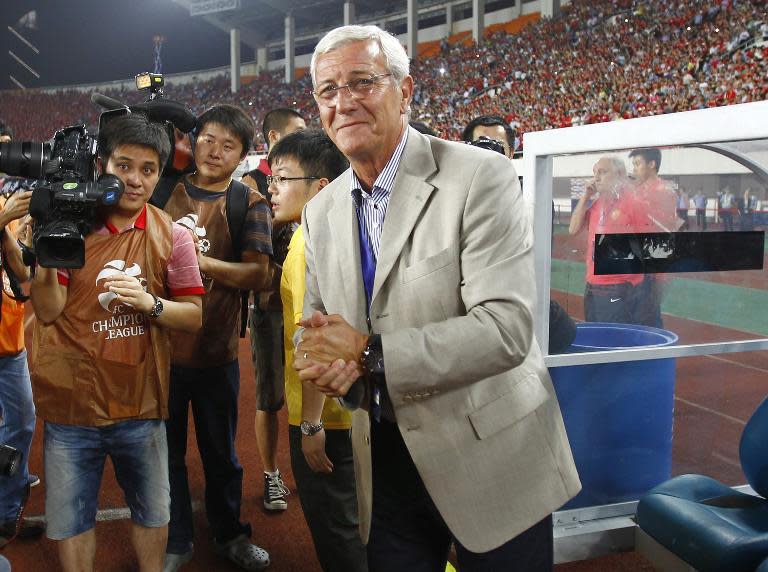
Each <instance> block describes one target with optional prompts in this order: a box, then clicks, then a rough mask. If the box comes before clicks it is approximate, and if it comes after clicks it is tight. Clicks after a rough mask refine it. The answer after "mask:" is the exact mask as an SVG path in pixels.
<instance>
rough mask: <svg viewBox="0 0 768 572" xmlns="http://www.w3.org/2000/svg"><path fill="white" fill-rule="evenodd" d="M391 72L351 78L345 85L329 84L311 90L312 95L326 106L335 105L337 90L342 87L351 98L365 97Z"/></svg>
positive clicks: (337, 95)
mask: <svg viewBox="0 0 768 572" xmlns="http://www.w3.org/2000/svg"><path fill="white" fill-rule="evenodd" d="M391 75H392V74H391V73H382V74H379V75H374V76H371V77H360V78H357V79H353V80H352V81H350V82H349V83H347V84H345V85H329V86H327V87H324V88H323V89H321V90H320V91H312V92H310V93H312V95H314V96H315V99H317V101H318V103H322V104H323V105H325V106H327V107H333V106H334V105H336V100H337V99H338V97H339V92H340V91H341V90H342V89H346V90H347V91H348V92H349V95H351V96H352V99H365V98H366V97H368V96H369V95H371V93H373V90H374V89H375V88H376V86H378V85H380V84H381V80H382V79H384V78H385V77H389V76H391Z"/></svg>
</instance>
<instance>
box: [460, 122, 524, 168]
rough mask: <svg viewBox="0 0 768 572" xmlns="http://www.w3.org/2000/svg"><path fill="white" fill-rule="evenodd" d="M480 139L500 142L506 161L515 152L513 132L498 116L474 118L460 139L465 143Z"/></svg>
mask: <svg viewBox="0 0 768 572" xmlns="http://www.w3.org/2000/svg"><path fill="white" fill-rule="evenodd" d="M480 137H487V138H488V139H493V140H494V141H499V142H501V144H502V145H503V146H504V155H506V157H507V158H508V159H511V158H512V153H514V151H515V130H514V129H513V128H512V127H511V126H510V125H509V124H508V123H507V122H506V121H504V119H502V118H501V117H499V116H498V115H481V116H479V117H475V118H474V119H473V120H472V121H470V122H469V123H468V124H467V126H466V127H465V128H464V132H463V133H462V134H461V138H462V139H463V140H464V141H465V142H466V143H472V142H473V141H477V140H478V139H479V138H480Z"/></svg>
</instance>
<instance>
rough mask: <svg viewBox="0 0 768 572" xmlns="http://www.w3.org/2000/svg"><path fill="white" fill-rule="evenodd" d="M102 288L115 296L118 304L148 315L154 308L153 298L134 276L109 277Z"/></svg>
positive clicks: (118, 275) (119, 275)
mask: <svg viewBox="0 0 768 572" xmlns="http://www.w3.org/2000/svg"><path fill="white" fill-rule="evenodd" d="M104 288H106V289H107V291H109V292H112V293H113V294H115V295H116V296H117V298H116V300H117V301H118V303H120V304H125V305H126V306H131V307H132V308H135V309H136V310H138V311H139V312H142V313H144V314H148V313H149V312H150V311H151V310H152V308H154V306H155V298H154V296H152V294H150V293H148V292H147V291H146V290H145V289H144V286H142V284H141V282H139V280H138V279H136V278H135V277H134V276H128V275H127V274H117V275H115V276H111V277H110V278H109V279H108V280H106V281H105V282H104Z"/></svg>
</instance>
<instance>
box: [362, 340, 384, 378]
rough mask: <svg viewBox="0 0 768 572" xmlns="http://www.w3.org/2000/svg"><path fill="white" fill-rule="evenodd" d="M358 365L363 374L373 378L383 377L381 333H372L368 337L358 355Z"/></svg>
mask: <svg viewBox="0 0 768 572" xmlns="http://www.w3.org/2000/svg"><path fill="white" fill-rule="evenodd" d="M360 365H361V366H362V367H363V375H364V376H365V377H367V378H372V379H373V380H380V379H382V378H383V377H384V350H383V348H382V346H381V334H373V335H372V336H371V337H369V338H368V344H367V345H366V346H365V349H364V350H363V353H362V354H361V356H360Z"/></svg>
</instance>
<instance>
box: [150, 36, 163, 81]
mask: <svg viewBox="0 0 768 572" xmlns="http://www.w3.org/2000/svg"><path fill="white" fill-rule="evenodd" d="M152 42H153V43H154V45H155V71H154V73H163V56H162V52H163V43H164V42H165V37H163V36H155V37H154V38H152Z"/></svg>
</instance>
